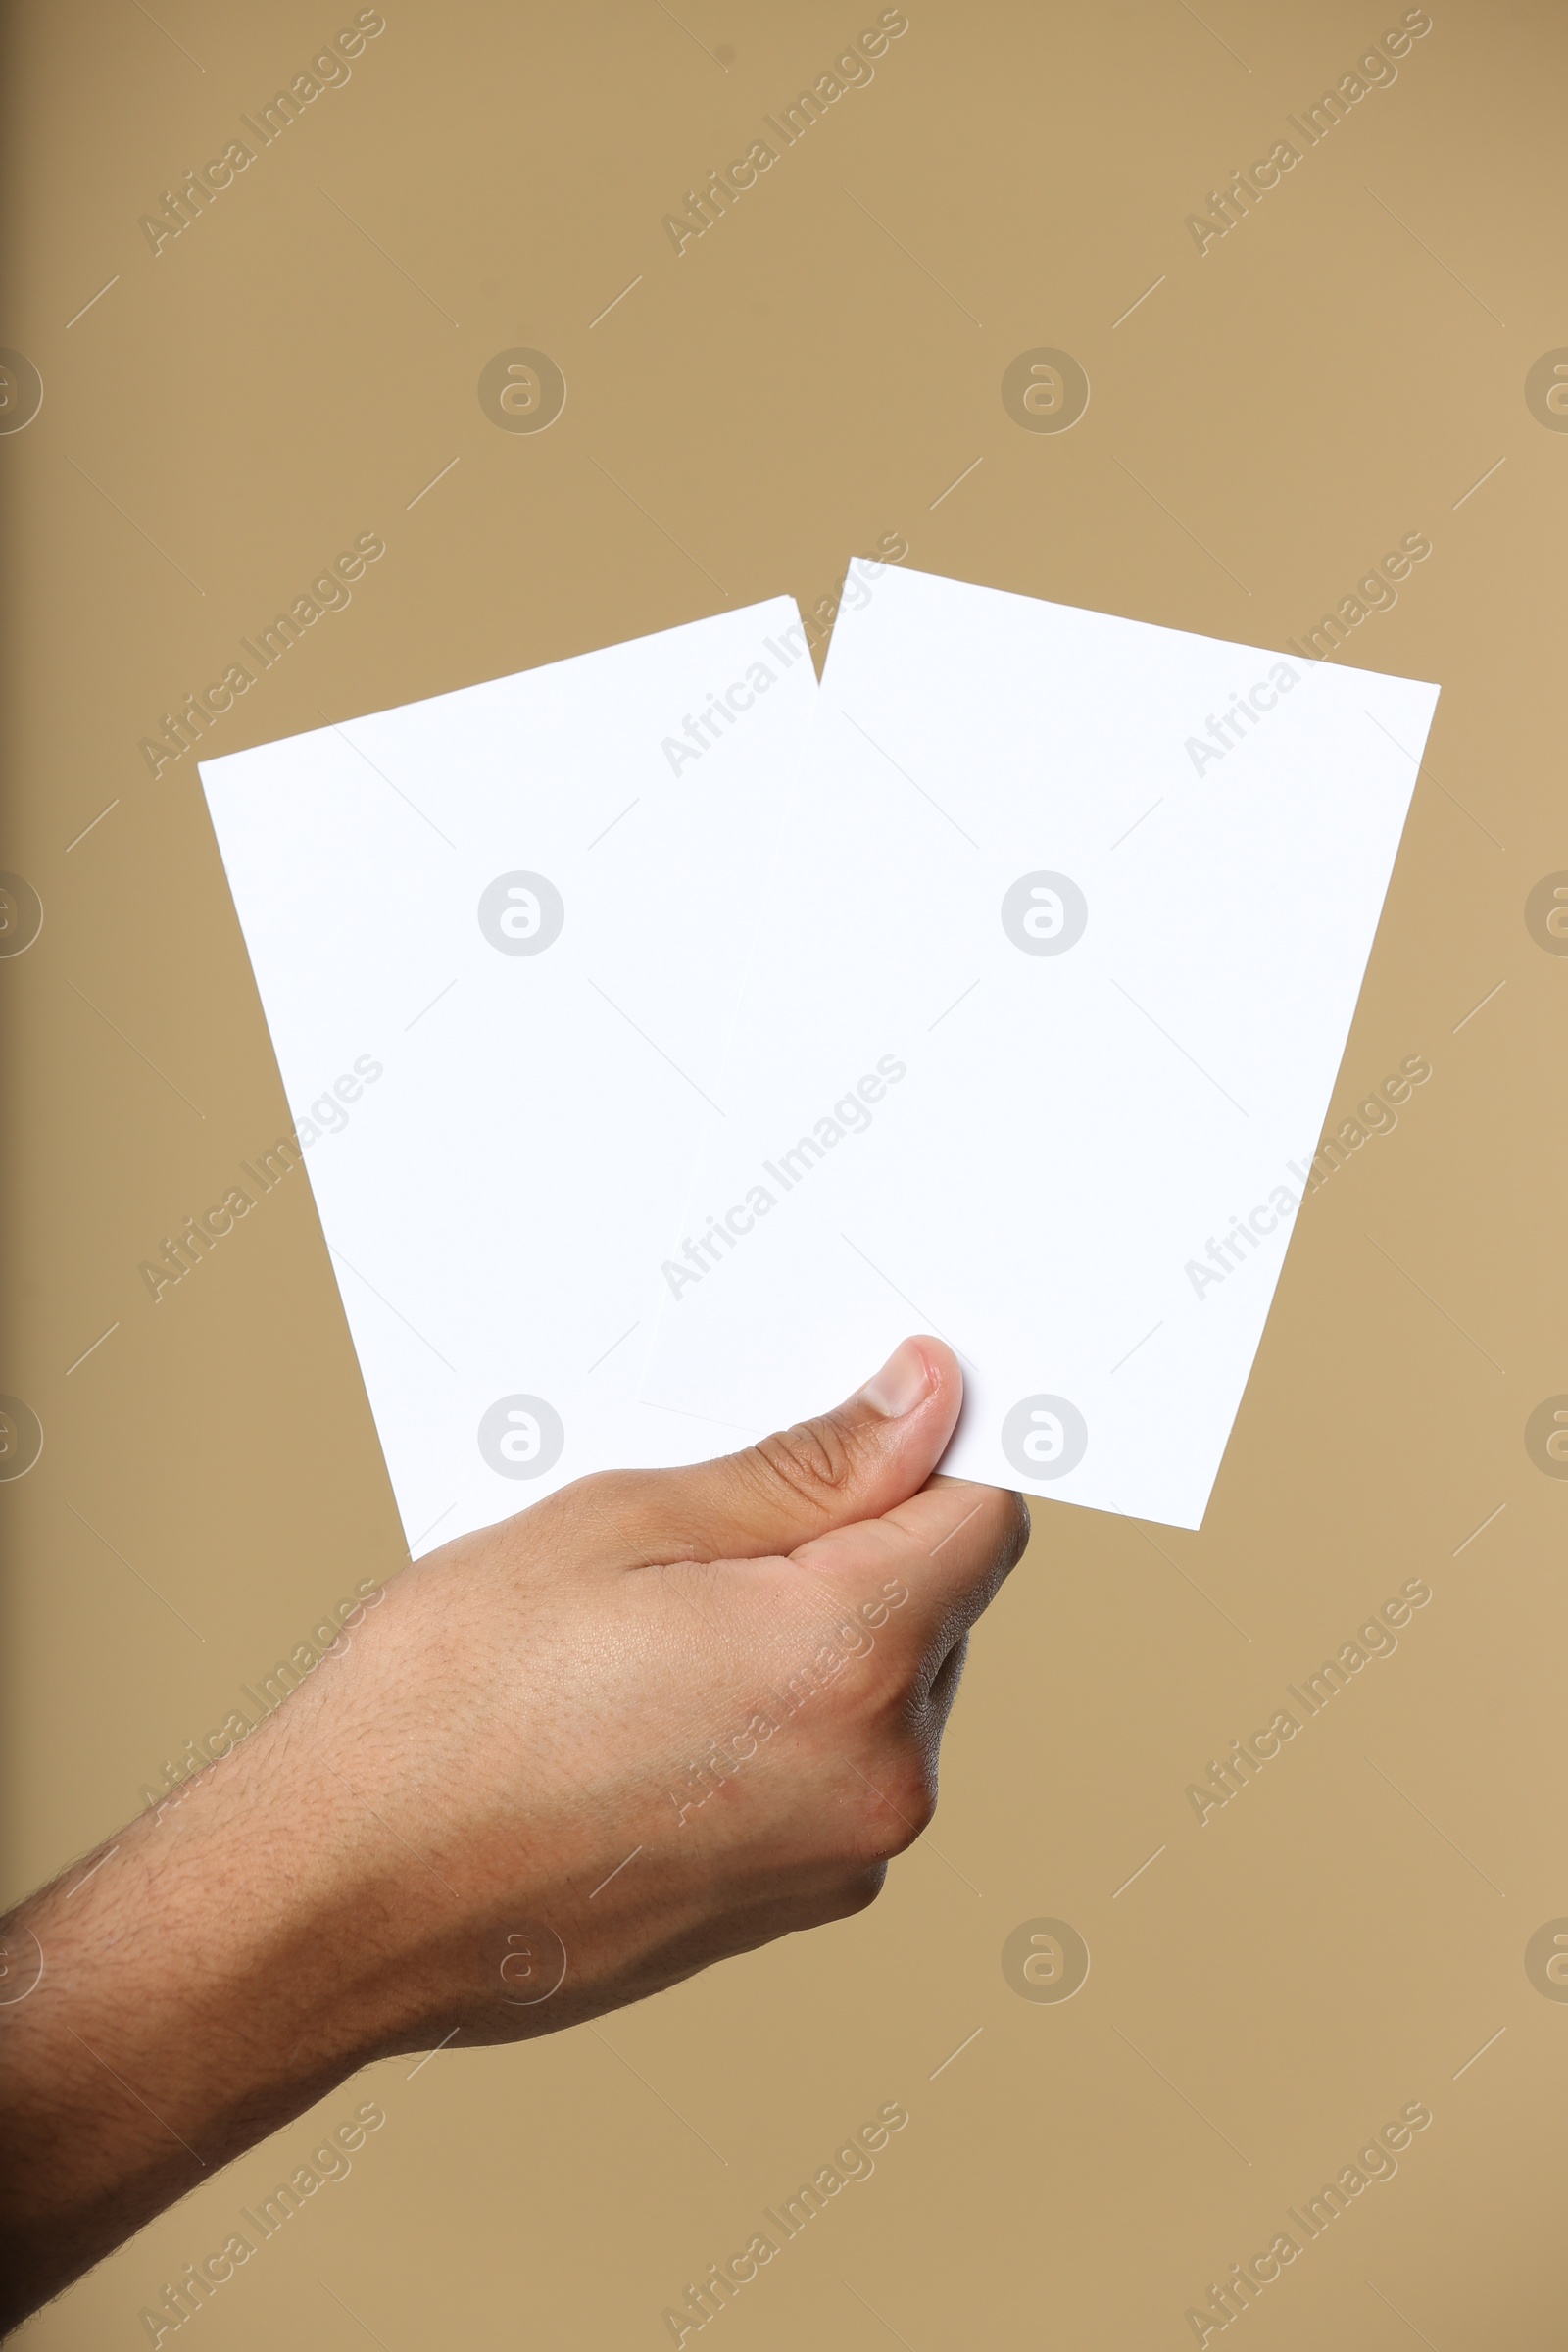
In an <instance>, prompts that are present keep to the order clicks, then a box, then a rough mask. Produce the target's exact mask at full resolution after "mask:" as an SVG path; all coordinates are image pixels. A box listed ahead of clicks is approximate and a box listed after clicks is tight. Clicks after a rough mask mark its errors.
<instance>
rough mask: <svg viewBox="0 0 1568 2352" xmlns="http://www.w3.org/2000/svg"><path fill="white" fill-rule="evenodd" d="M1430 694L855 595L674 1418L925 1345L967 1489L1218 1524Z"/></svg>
mask: <svg viewBox="0 0 1568 2352" xmlns="http://www.w3.org/2000/svg"><path fill="white" fill-rule="evenodd" d="M857 591H858V594H857ZM1437 691H1438V690H1437V688H1436V687H1433V686H1428V685H1420V684H1416V683H1413V682H1411V681H1410V680H1407V679H1402V678H1392V677H1382V676H1377V675H1374V674H1372V673H1370V672H1368V671H1365V670H1355V669H1347V668H1341V667H1338V666H1333V665H1330V664H1328V663H1314V662H1305V661H1302V660H1299V659H1297V660H1293V661H1290V662H1286V661H1285V660H1284V658H1283V657H1282V656H1281V655H1279V654H1277V653H1271V652H1268V651H1265V650H1260V649H1257V648H1253V647H1249V646H1245V645H1230V644H1226V643H1222V642H1220V641H1217V640H1215V639H1213V638H1206V637H1194V636H1188V635H1185V634H1183V633H1181V632H1179V631H1176V630H1173V629H1164V628H1154V627H1151V626H1148V625H1146V624H1145V623H1142V622H1139V621H1131V620H1120V619H1115V618H1111V617H1109V616H1107V615H1105V614H1103V613H1086V612H1079V611H1076V610H1074V609H1072V608H1070V607H1066V606H1061V605H1051V604H1043V603H1038V602H1036V601H1035V600H1034V599H1032V598H1027V597H1022V596H1015V595H1011V594H1007V593H1005V592H1003V591H1001V590H996V589H990V588H980V587H973V586H969V585H966V584H964V583H962V582H959V581H955V580H946V579H938V578H934V577H932V576H930V575H928V574H922V573H918V572H909V571H907V570H894V569H886V570H884V569H880V567H877V566H874V565H868V564H859V565H857V566H856V567H855V569H854V572H853V574H852V584H851V588H850V589H849V591H847V594H846V598H845V603H844V607H843V609H842V611H841V613H840V617H839V619H838V622H837V626H836V629H835V632H834V637H833V642H832V647H831V650H830V653H829V656H828V662H827V667H826V670H825V673H824V676H823V681H822V688H821V693H820V695H819V698H818V702H817V709H816V713H815V716H814V718H813V720H812V726H811V734H810V738H809V744H808V747H807V752H806V755H805V758H804V760H803V762H802V768H801V774H800V778H799V781H798V783H797V786H796V790H795V793H794V795H793V797H792V801H791V806H790V812H789V816H788V820H787V823H786V827H785V832H784V837H783V840H782V842H781V844H780V848H779V853H778V857H777V859H776V861H775V864H774V868H773V880H772V885H771V889H770V892H769V896H768V900H767V904H766V907H765V909H764V912H763V914H762V917H761V920H760V924H759V926H758V937H757V945H756V948H755V951H754V955H753V958H752V962H751V965H750V970H749V978H748V983H747V987H746V992H745V995H744V998H743V1003H742V1008H741V1012H740V1016H739V1019H738V1022H737V1025H736V1030H735V1039H734V1045H733V1048H732V1052H731V1056H730V1060H729V1064H728V1067H727V1070H726V1073H725V1076H724V1078H723V1080H722V1083H721V1086H720V1089H719V1096H720V1106H721V1109H722V1113H723V1115H722V1117H715V1118H713V1119H711V1122H710V1125H709V1129H708V1134H707V1139H706V1142H705V1145H704V1149H703V1156H702V1159H701V1162H700V1165H699V1173H698V1176H697V1179H696V1182H695V1185H694V1187H693V1190H692V1192H691V1194H690V1195H689V1198H688V1202H687V1210H686V1215H685V1219H684V1221H683V1222H682V1224H681V1225H680V1227H679V1228H678V1229H677V1230H676V1232H675V1233H674V1234H673V1235H672V1237H671V1241H670V1245H669V1250H668V1255H667V1258H666V1260H665V1264H664V1303H663V1308H662V1315H661V1319H660V1323H659V1328H658V1332H657V1334H656V1337H655V1341H654V1346H653V1349H652V1352H651V1356H650V1360H649V1368H648V1372H647V1375H646V1378H645V1383H644V1395H645V1396H646V1397H649V1398H650V1399H653V1400H657V1401H658V1402H660V1403H662V1404H664V1405H667V1406H673V1407H677V1408H679V1409H681V1410H683V1411H686V1412H689V1413H694V1414H695V1413H708V1414H710V1415H711V1416H712V1420H713V1425H714V1426H713V1438H714V1443H715V1445H717V1444H721V1443H728V1444H734V1443H737V1442H744V1435H745V1434H746V1433H748V1432H752V1431H759V1430H762V1429H765V1428H767V1427H770V1426H773V1425H776V1424H777V1423H779V1422H781V1421H786V1420H788V1419H790V1418H793V1417H796V1416H799V1415H800V1414H801V1413H802V1412H804V1411H807V1410H814V1409H817V1408H819V1407H821V1406H825V1405H827V1404H829V1403H830V1402H832V1401H833V1400H834V1399H835V1398H836V1397H840V1396H843V1395H845V1394H846V1393H847V1392H848V1391H849V1390H850V1389H851V1388H852V1387H853V1386H854V1385H855V1384H856V1383H857V1382H858V1381H859V1380H860V1379H862V1378H863V1377H865V1376H866V1375H868V1374H869V1373H870V1372H871V1371H872V1370H873V1369H874V1367H875V1366H876V1365H877V1364H879V1363H880V1362H881V1361H882V1359H883V1357H884V1356H885V1355H886V1354H887V1353H888V1352H889V1350H890V1349H891V1348H892V1347H893V1346H894V1345H895V1344H896V1343H897V1342H898V1341H899V1340H900V1339H901V1338H902V1337H903V1336H904V1335H906V1334H907V1333H908V1332H911V1331H918V1330H926V1331H931V1332H935V1333H937V1334H939V1335H940V1336H942V1337H945V1338H947V1339H948V1340H949V1341H950V1342H951V1343H952V1345H953V1346H954V1347H955V1348H957V1350H958V1351H959V1354H960V1355H961V1357H962V1358H963V1359H964V1363H965V1378H966V1400H965V1407H964V1413H963V1417H962V1420H961V1422H960V1424H959V1428H958V1432H957V1434H956V1438H955V1440H954V1443H953V1446H952V1447H951V1448H950V1450H949V1452H948V1454H947V1456H946V1459H945V1461H944V1463H943V1468H944V1469H945V1470H946V1471H948V1472H950V1473H951V1474H953V1475H955V1476H958V1477H964V1478H972V1479H977V1480H985V1481H987V1482H990V1483H994V1484H998V1485H1004V1486H1011V1487H1015V1488H1022V1489H1024V1490H1025V1491H1027V1492H1030V1493H1033V1494H1039V1495H1054V1496H1056V1497H1059V1498H1060V1499H1062V1500H1065V1501H1070V1502H1076V1503H1083V1504H1089V1505H1092V1506H1094V1507H1095V1508H1098V1509H1102V1510H1110V1511H1118V1512H1126V1513H1129V1514H1132V1515H1135V1516H1138V1517H1142V1518H1148V1519H1155V1520H1165V1521H1169V1522H1170V1523H1172V1524H1174V1525H1176V1526H1179V1527H1189V1528H1193V1527H1197V1526H1198V1525H1200V1523H1201V1519H1202V1516H1203V1511H1204V1507H1205V1505H1206V1503H1207V1500H1208V1496H1209V1493H1210V1490H1211V1488H1212V1486H1213V1483H1214V1479H1215V1476H1216V1474H1217V1472H1218V1469H1219V1463H1220V1457H1221V1454H1222V1453H1223V1451H1224V1447H1225V1444H1226V1441H1227V1439H1228V1437H1229V1435H1230V1430H1231V1426H1232V1423H1233V1422H1234V1420H1235V1417H1236V1413H1237V1409H1238V1407H1239V1405H1240V1403H1241V1398H1242V1392H1243V1390H1244V1388H1245V1387H1246V1384H1247V1380H1248V1376H1249V1374H1250V1370H1251V1365H1252V1360H1253V1357H1254V1355H1255V1353H1256V1350H1257V1347H1258V1342H1259V1340H1260V1338H1261V1335H1262V1330H1263V1323H1264V1319H1265V1317H1266V1316H1267V1313H1268V1309H1269V1303H1270V1300H1271V1299H1272V1297H1273V1294H1274V1287H1275V1284H1276V1282H1277V1281H1278V1279H1279V1275H1280V1269H1281V1266H1282V1264H1283V1261H1284V1256H1285V1246H1286V1242H1287V1240H1288V1237H1289V1234H1290V1231H1291V1229H1292V1228H1291V1218H1292V1215H1293V1214H1294V1211H1295V1208H1296V1206H1297V1204H1298V1202H1299V1197H1300V1195H1301V1192H1302V1189H1303V1186H1302V1173H1303V1171H1305V1169H1306V1168H1307V1166H1308V1163H1309V1162H1310V1160H1311V1157H1312V1154H1313V1152H1314V1150H1315V1148H1316V1146H1317V1144H1318V1141H1319V1137H1320V1134H1321V1121H1322V1119H1323V1116H1324V1113H1325V1111H1326V1109H1327V1107H1328V1103H1329V1097H1330V1092H1331V1089H1332V1087H1333V1084H1334V1079H1335V1073H1336V1071H1337V1069H1338V1067H1339V1063H1340V1058H1341V1055H1342V1054H1343V1052H1344V1049H1345V1043H1346V1039H1347V1036H1348V1031H1349V1026H1350V1019H1351V1015H1352V1013H1353V1011H1354V1009H1355V1002H1356V995H1357V992H1358V990H1359V988H1360V985H1361V978H1362V974H1363V971H1364V969H1365V966H1366V961H1367V956H1368V954H1369V952H1370V950H1371V946H1372V938H1373V933H1374V931H1375V929H1376V927H1377V921H1378V915H1379V912H1380V909H1381V907H1382V905H1383V899H1384V894H1385V891H1386V889H1387V887H1388V882H1389V876H1390V872H1391V870H1392V867H1393V864H1394V858H1395V854H1396V851H1397V847H1398V842H1399V834H1400V830H1401V827H1402V825H1403V823H1404V817H1405V811H1406V809H1407V807H1408V804H1409V801H1410V796H1411V792H1412V789H1413V786H1414V780H1415V775H1416V770H1417V766H1418V763H1419V760H1420V758H1421V754H1422V750H1423V746H1424V744H1425V740H1426V735H1427V730H1428V728H1429V726H1430V724H1431V719H1432V713H1433V710H1434V708H1435V706H1436V702H1437ZM1236 698H1243V699H1244V700H1245V701H1246V702H1247V703H1248V705H1249V710H1248V715H1246V716H1245V717H1235V716H1232V717H1231V718H1230V720H1229V731H1230V732H1232V733H1233V735H1234V740H1231V741H1229V743H1228V747H1227V727H1226V725H1225V724H1224V723H1223V722H1224V721H1225V720H1226V718H1227V714H1229V713H1232V712H1234V711H1235V710H1236V707H1237V703H1236ZM1216 720H1218V721H1220V722H1222V723H1221V724H1220V725H1219V726H1218V727H1217V728H1216V729H1215V731H1214V732H1213V733H1212V734H1211V733H1210V728H1211V726H1212V725H1213V722H1214V721H1216ZM1221 747H1225V748H1221ZM1239 1221H1243V1222H1245V1227H1246V1230H1245V1232H1244V1231H1243V1227H1242V1223H1239ZM1227 1240H1228V1242H1229V1248H1228V1250H1227V1246H1226V1245H1227ZM688 1245H689V1247H688ZM1211 1245H1213V1250H1212V1254H1211Z"/></svg>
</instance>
